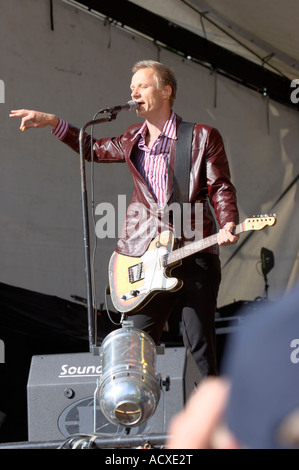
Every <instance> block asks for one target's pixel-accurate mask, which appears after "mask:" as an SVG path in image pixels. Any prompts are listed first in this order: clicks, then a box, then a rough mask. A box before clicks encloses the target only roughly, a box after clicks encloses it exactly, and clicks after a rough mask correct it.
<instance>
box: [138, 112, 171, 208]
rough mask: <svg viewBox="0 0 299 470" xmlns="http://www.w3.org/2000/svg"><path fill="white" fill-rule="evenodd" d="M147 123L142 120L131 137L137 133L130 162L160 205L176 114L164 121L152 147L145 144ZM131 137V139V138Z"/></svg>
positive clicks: (161, 204)
mask: <svg viewBox="0 0 299 470" xmlns="http://www.w3.org/2000/svg"><path fill="white" fill-rule="evenodd" d="M146 133H147V124H146V122H144V124H143V125H142V127H141V128H140V129H139V131H138V132H137V133H136V134H135V136H134V137H133V139H135V138H136V136H137V135H138V134H139V135H140V139H139V141H138V149H137V150H136V151H135V152H134V155H133V156H132V162H133V163H134V165H135V167H136V168H137V170H138V171H139V173H140V174H141V176H142V177H143V179H144V180H145V181H146V183H147V185H148V187H149V189H150V191H151V192H152V194H153V196H154V197H155V199H156V201H157V204H158V205H159V206H160V207H162V206H164V204H165V203H166V191H167V183H168V164H169V152H170V146H171V142H172V141H173V140H174V139H176V115H175V113H174V112H172V113H171V116H170V118H169V119H168V120H167V121H166V122H165V124H164V127H163V129H162V132H161V134H160V135H159V137H158V138H157V140H156V142H155V143H154V145H153V146H152V148H150V149H149V148H148V147H147V146H146V144H145V137H146ZM133 139H132V140H133Z"/></svg>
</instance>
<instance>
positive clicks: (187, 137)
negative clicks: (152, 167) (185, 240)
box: [173, 121, 194, 244]
mask: <svg viewBox="0 0 299 470" xmlns="http://www.w3.org/2000/svg"><path fill="white" fill-rule="evenodd" d="M193 128H194V123H192V122H185V121H182V122H181V123H180V125H179V128H178V132H177V143H176V150H175V161H174V177H173V184H174V188H173V202H178V203H179V204H180V227H179V229H180V230H176V223H177V222H176V217H175V216H174V220H173V223H174V229H175V230H174V233H175V235H176V234H179V235H182V234H183V204H184V203H187V202H189V182H190V170H191V157H192V153H191V152H192V138H193ZM180 232H181V233H180ZM180 238H181V236H179V237H177V236H175V241H176V244H177V243H178V242H179V239H180Z"/></svg>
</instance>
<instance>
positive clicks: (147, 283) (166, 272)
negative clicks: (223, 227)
mask: <svg viewBox="0 0 299 470" xmlns="http://www.w3.org/2000/svg"><path fill="white" fill-rule="evenodd" d="M275 224H276V217H275V216H272V215H270V216H268V215H264V216H257V217H256V216H253V217H252V218H250V219H246V220H245V221H244V222H242V223H240V224H238V225H237V226H236V227H235V231H234V233H235V234H236V235H237V234H239V233H242V232H247V231H251V230H263V229H264V228H265V227H267V226H272V225H275ZM215 244H217V234H214V235H211V236H209V237H207V238H203V239H201V240H197V241H195V242H193V243H191V244H189V245H187V246H186V247H184V246H183V247H180V248H177V249H175V250H174V235H173V233H172V232H170V231H165V232H162V233H160V234H159V235H158V236H157V237H156V238H155V239H154V240H153V241H152V242H151V244H150V246H149V248H148V250H147V251H146V252H145V253H144V255H143V256H141V257H140V258H135V257H132V256H126V255H120V254H118V253H116V252H114V253H113V254H112V256H111V258H110V262H109V285H110V293H111V299H112V302H113V305H114V307H115V308H116V309H117V310H118V311H119V312H121V313H126V314H129V313H134V312H136V311H138V310H140V309H141V307H143V306H144V305H146V304H147V303H148V302H149V301H150V300H151V299H152V297H153V296H154V295H156V294H157V293H159V292H162V291H170V292H173V291H176V290H178V289H180V288H181V286H182V285H183V282H182V281H181V280H179V279H176V278H175V277H170V276H171V270H172V269H173V268H175V267H177V266H178V265H180V264H181V263H182V261H181V260H182V259H184V258H186V257H187V256H190V255H192V254H195V253H198V252H199V251H201V250H203V249H204V248H208V247H209V246H213V245H215Z"/></svg>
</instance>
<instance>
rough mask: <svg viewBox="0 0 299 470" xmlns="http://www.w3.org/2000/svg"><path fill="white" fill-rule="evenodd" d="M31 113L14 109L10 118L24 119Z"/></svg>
mask: <svg viewBox="0 0 299 470" xmlns="http://www.w3.org/2000/svg"><path fill="white" fill-rule="evenodd" d="M28 113H29V111H28V109H12V110H11V111H10V114H9V117H12V118H14V117H24V116H26V115H27V114H28Z"/></svg>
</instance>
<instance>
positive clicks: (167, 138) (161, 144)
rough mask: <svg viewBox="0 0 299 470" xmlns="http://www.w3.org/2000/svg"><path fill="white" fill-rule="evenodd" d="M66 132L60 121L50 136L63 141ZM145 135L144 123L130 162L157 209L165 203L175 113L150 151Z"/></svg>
mask: <svg viewBox="0 0 299 470" xmlns="http://www.w3.org/2000/svg"><path fill="white" fill-rule="evenodd" d="M67 130H68V123H67V122H66V121H64V120H63V119H60V120H59V122H58V124H57V126H56V128H55V129H52V134H54V135H55V136H56V137H58V139H63V137H64V136H65V134H66V132H67ZM146 133H147V124H146V122H144V123H143V125H142V126H141V128H140V129H139V131H138V132H137V133H136V134H135V136H134V137H133V139H132V140H134V139H136V136H138V135H140V138H139V141H138V148H137V150H135V151H134V154H133V155H132V162H133V163H134V165H135V167H136V168H137V170H138V171H139V173H140V174H141V176H142V177H143V179H144V180H145V181H146V183H147V185H148V187H149V189H150V191H151V192H152V194H153V196H154V197H155V199H156V201H157V204H158V205H159V207H162V206H164V204H165V203H166V202H167V201H166V191H167V183H168V164H169V152H170V146H171V142H172V141H173V140H175V139H176V138H177V136H176V115H175V113H174V112H173V111H172V113H171V116H170V117H169V119H168V120H167V121H166V122H165V124H164V127H163V129H162V132H161V134H160V135H159V137H158V138H157V140H156V142H155V143H154V145H153V146H152V148H150V149H149V148H148V147H147V146H146V144H145V137H146Z"/></svg>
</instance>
